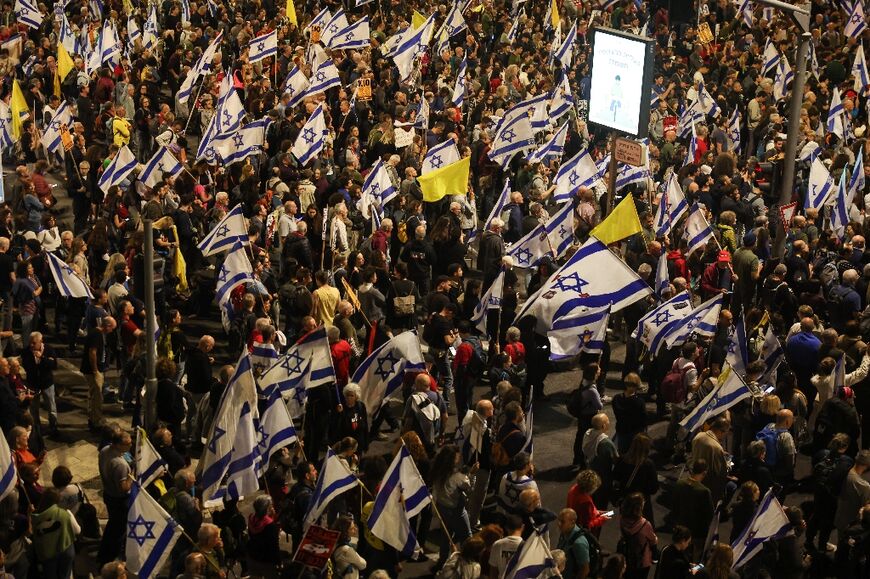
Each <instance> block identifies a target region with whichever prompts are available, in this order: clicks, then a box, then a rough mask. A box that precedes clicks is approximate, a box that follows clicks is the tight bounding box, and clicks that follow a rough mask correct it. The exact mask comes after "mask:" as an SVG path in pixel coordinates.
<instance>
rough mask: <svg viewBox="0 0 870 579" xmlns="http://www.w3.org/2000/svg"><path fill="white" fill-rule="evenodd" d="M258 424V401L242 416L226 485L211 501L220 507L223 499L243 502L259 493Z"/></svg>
mask: <svg viewBox="0 0 870 579" xmlns="http://www.w3.org/2000/svg"><path fill="white" fill-rule="evenodd" d="M257 421H258V417H257V404H256V402H254V403H251V402H249V401H248V402H245V403H244V404H243V405H242V414H241V416H240V417H239V424H238V426H237V427H236V437H235V439H234V440H233V449H232V452H231V453H230V460H229V465H228V466H227V480H226V486H224V487H222V488H220V489H218V491H217V492H216V493H215V495H214V496H213V497H212V498H211V499H210V500H208V503H210V504H213V505H214V504H219V503H218V501H221V502H222V501H223V499H224V497H229V498H231V499H234V500H240V499H242V498H243V497H245V496H250V495H252V494H254V493H256V492H257V491H258V490H260V481H259V480H258V478H257V477H258V476H259V474H261V473H260V448H259V445H258V444H257V441H258V437H257V431H256V428H255V426H254V423H255V422H257Z"/></svg>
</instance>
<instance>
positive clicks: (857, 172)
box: [849, 145, 867, 199]
mask: <svg viewBox="0 0 870 579" xmlns="http://www.w3.org/2000/svg"><path fill="white" fill-rule="evenodd" d="M866 179H867V178H866V177H865V176H864V145H861V148H860V149H858V154H857V155H856V156H855V166H854V167H853V168H852V176H851V177H849V198H850V199H854V198H855V194H856V193H858V191H861V190H863V189H864V185H865V184H866V182H867V181H866Z"/></svg>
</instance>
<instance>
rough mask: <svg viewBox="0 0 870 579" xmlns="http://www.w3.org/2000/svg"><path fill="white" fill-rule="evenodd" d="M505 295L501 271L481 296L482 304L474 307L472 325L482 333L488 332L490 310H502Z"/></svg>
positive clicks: (479, 303)
mask: <svg viewBox="0 0 870 579" xmlns="http://www.w3.org/2000/svg"><path fill="white" fill-rule="evenodd" d="M503 294H504V270H501V271H500V272H499V274H498V275H497V276H496V278H495V280H493V282H492V285H491V286H489V289H488V290H486V292H485V293H484V294H483V295H482V296H480V302H478V304H477V305H476V306H475V307H474V313H473V314H472V316H471V323H472V324H473V325H474V327H476V328H477V329H478V330H479V331H480V332H481V333H485V332H486V319H487V314H488V313H489V310H498V309H500V308H501V300H502V296H503Z"/></svg>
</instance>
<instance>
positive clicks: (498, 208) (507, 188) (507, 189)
mask: <svg viewBox="0 0 870 579" xmlns="http://www.w3.org/2000/svg"><path fill="white" fill-rule="evenodd" d="M457 154H458V151H457ZM510 196H511V180H510V179H505V182H504V187H503V188H502V190H501V195H499V197H498V199H497V200H496V202H495V205H494V206H493V208H492V210H491V211H490V212H489V215H488V216H487V218H486V221H484V222H483V229H482V230H481V231H489V227H490V224H491V223H492V220H493V219H495V218H496V217H498V216H499V215H501V212H502V209H504V206H505V205H507V204H508V203H509V202H510ZM475 237H477V229H472V230H471V233H470V234H469V236H468V239H467V240H466V242H465V243H466V244H467V245H470V244H471V241H472V240H473V239H474V238H475Z"/></svg>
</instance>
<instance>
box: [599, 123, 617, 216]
mask: <svg viewBox="0 0 870 579" xmlns="http://www.w3.org/2000/svg"><path fill="white" fill-rule="evenodd" d="M618 170H619V169H618V167H617V163H616V133H610V165H609V166H608V168H607V195H606V196H605V197H604V206H603V207H602V208H601V218H602V219H604V218H605V217H606V216H608V215H610V208H611V207H612V206H613V200H614V199H616V172H617V171H618Z"/></svg>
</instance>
